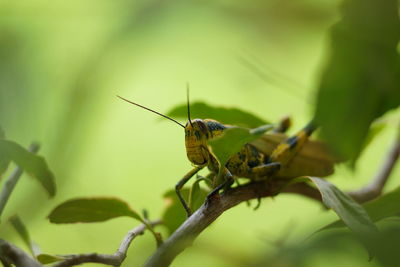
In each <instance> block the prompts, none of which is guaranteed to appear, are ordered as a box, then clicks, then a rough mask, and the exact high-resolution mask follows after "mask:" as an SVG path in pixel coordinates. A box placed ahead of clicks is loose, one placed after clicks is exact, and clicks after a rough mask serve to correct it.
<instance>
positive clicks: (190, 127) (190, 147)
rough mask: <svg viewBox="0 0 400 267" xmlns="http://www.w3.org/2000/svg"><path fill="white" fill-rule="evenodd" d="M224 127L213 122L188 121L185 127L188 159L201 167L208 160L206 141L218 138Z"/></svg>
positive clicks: (208, 153) (207, 120) (208, 152)
mask: <svg viewBox="0 0 400 267" xmlns="http://www.w3.org/2000/svg"><path fill="white" fill-rule="evenodd" d="M225 128H226V127H225V126H224V125H222V124H221V123H219V122H217V121H214V120H209V119H206V120H201V119H194V120H189V121H188V122H187V123H186V125H185V146H186V154H187V157H188V159H189V160H190V161H191V162H192V163H193V164H196V165H203V164H206V163H207V162H208V160H209V159H210V151H209V149H208V146H207V140H209V139H211V138H213V137H215V136H218V135H220V134H221V133H222V131H223V130H224V129H225Z"/></svg>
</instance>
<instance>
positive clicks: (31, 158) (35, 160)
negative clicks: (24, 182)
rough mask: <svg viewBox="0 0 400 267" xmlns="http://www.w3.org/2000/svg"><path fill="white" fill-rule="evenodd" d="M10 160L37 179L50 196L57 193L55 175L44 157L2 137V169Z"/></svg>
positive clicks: (0, 165) (0, 153)
mask: <svg viewBox="0 0 400 267" xmlns="http://www.w3.org/2000/svg"><path fill="white" fill-rule="evenodd" d="M10 160H12V161H14V162H15V163H16V164H17V165H18V166H19V167H21V168H22V169H23V170H24V171H26V172H27V173H29V174H30V175H31V176H33V177H34V178H35V179H37V180H38V181H39V182H40V184H41V185H42V186H43V188H44V189H46V191H47V193H48V194H49V195H50V197H53V196H54V195H55V194H56V184H55V181H54V175H53V173H52V172H51V171H50V170H49V167H48V166H47V163H46V161H45V160H44V158H43V157H41V156H37V155H35V154H34V153H31V152H29V151H28V150H26V149H25V148H23V147H22V146H20V145H19V144H17V143H15V142H13V141H8V140H1V139H0V169H2V168H3V167H2V166H4V165H3V164H4V163H7V162H9V161H10Z"/></svg>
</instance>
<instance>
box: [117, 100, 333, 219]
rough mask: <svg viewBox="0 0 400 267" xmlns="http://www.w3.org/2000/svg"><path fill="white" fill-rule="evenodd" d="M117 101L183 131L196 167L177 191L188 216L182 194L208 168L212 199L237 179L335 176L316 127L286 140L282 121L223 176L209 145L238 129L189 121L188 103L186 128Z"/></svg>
mask: <svg viewBox="0 0 400 267" xmlns="http://www.w3.org/2000/svg"><path fill="white" fill-rule="evenodd" d="M118 97H119V98H121V99H122V100H124V101H126V102H128V103H131V104H133V105H136V106H139V107H141V108H143V109H146V110H148V111H151V112H153V113H156V114H158V115H160V116H162V117H164V118H167V119H169V120H171V121H173V122H175V123H177V124H178V125H180V126H181V127H183V128H184V131H185V146H186V155H187V157H188V159H189V161H190V162H191V163H192V164H193V165H194V166H195V167H194V168H193V169H192V170H191V171H189V172H188V173H187V174H186V175H185V176H184V177H183V178H182V179H180V180H179V182H178V183H177V184H176V186H175V191H176V194H177V196H178V198H179V200H180V201H181V203H182V206H183V207H184V209H185V211H186V213H187V215H188V216H190V215H191V214H192V211H191V209H190V208H189V206H188V204H187V203H186V201H185V199H184V198H183V196H182V194H181V192H180V191H181V189H182V188H183V186H184V185H185V184H186V183H187V182H188V181H189V180H190V179H191V178H192V177H193V176H194V175H195V174H197V173H198V172H199V171H200V170H201V169H203V168H205V167H208V169H209V170H210V172H211V173H210V175H209V177H213V179H212V180H213V181H214V182H213V185H212V188H213V190H212V191H211V193H209V195H208V196H209V197H210V196H212V195H214V194H217V193H218V192H219V191H220V190H221V189H222V188H229V187H230V185H231V184H232V183H233V181H234V177H238V178H239V177H240V178H248V179H250V180H251V181H260V180H265V179H269V178H272V177H276V178H284V179H291V178H296V177H299V176H305V175H308V176H318V177H325V176H328V175H330V174H332V173H333V167H334V163H335V162H336V160H335V159H334V157H333V156H332V155H331V153H330V152H329V150H328V148H327V147H326V145H325V144H324V143H323V142H320V141H312V140H309V137H310V135H311V134H312V132H313V131H314V130H315V128H316V127H315V126H314V125H313V123H309V124H308V125H307V126H305V127H304V128H303V129H302V130H300V131H299V132H298V133H297V134H295V135H293V136H291V137H287V136H286V135H285V134H284V132H285V131H286V130H287V129H288V128H289V126H290V120H289V119H288V118H287V119H284V120H282V122H281V123H280V124H279V125H278V126H277V127H276V128H275V129H274V131H273V132H272V133H269V134H264V135H263V136H262V137H261V138H259V139H257V140H255V141H253V142H250V143H247V144H245V145H244V146H243V147H242V148H241V150H240V151H239V152H238V153H236V154H235V155H233V156H232V157H231V158H230V159H229V160H228V162H227V163H226V165H225V166H222V168H223V170H222V172H219V168H220V166H219V163H218V161H217V159H216V158H215V157H214V155H213V154H212V152H211V151H210V148H209V146H208V144H207V142H208V141H209V140H210V139H213V138H217V137H218V136H221V135H222V134H223V133H224V131H225V130H226V129H229V128H231V127H235V126H231V125H224V124H222V123H220V122H218V121H215V120H212V119H193V120H192V119H190V108H189V101H188V122H187V123H186V124H185V125H183V124H181V123H179V122H178V121H176V120H174V119H172V118H170V117H168V116H166V115H164V114H161V113H159V112H157V111H154V110H152V109H149V108H147V107H145V106H142V105H139V104H137V103H134V102H132V101H130V100H127V99H125V98H123V97H120V96H118ZM218 173H222V174H223V178H224V179H223V182H221V183H219V184H218V182H216V181H219V180H218V179H217V176H218V175H217V174H218Z"/></svg>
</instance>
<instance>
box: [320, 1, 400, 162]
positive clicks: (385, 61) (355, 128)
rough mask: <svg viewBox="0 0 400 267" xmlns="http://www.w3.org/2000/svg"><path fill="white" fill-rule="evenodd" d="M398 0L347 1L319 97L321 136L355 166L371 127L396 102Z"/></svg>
mask: <svg viewBox="0 0 400 267" xmlns="http://www.w3.org/2000/svg"><path fill="white" fill-rule="evenodd" d="M399 28H400V20H399V14H398V1H397V0H386V1H376V0H346V1H344V3H343V7H342V19H341V21H340V22H338V23H337V24H336V25H335V26H334V27H333V29H332V33H331V56H330V59H329V60H330V61H329V63H328V65H327V67H326V69H325V72H324V74H323V76H322V80H321V83H320V85H319V91H318V95H317V106H316V111H315V120H316V122H317V123H318V124H319V125H320V126H321V134H322V136H323V137H324V138H325V139H326V140H327V141H328V143H329V144H331V147H332V148H334V149H335V150H336V152H337V153H338V154H339V155H340V156H341V158H344V159H350V160H351V162H352V164H353V166H354V164H355V162H356V159H357V158H358V156H359V155H360V153H361V151H362V149H363V147H364V144H365V143H366V138H367V134H368V129H369V128H370V125H371V123H372V122H373V121H374V120H375V119H376V118H378V117H380V116H382V115H383V114H384V113H385V112H386V111H388V110H390V109H394V108H396V107H398V106H399V104H400V90H399V88H400V59H399V55H398V51H397V46H398V43H399V40H400V31H399Z"/></svg>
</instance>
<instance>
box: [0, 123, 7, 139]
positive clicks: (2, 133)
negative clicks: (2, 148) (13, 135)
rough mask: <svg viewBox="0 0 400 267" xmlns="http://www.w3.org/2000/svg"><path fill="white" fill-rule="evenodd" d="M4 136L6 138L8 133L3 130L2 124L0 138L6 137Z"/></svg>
mask: <svg viewBox="0 0 400 267" xmlns="http://www.w3.org/2000/svg"><path fill="white" fill-rule="evenodd" d="M4 138H6V134H5V132H4V130H3V128H2V127H1V126H0V139H4Z"/></svg>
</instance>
